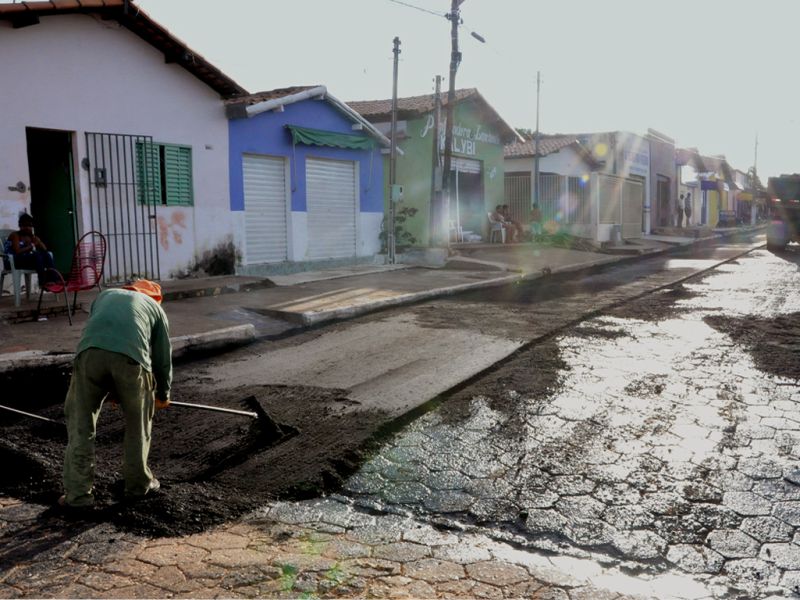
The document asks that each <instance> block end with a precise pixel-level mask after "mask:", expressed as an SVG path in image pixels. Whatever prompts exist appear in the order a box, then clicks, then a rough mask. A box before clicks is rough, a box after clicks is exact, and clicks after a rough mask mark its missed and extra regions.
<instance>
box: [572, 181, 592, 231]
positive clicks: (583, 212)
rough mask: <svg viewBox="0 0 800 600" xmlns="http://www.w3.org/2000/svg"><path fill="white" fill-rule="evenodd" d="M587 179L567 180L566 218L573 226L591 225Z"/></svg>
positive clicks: (590, 202)
mask: <svg viewBox="0 0 800 600" xmlns="http://www.w3.org/2000/svg"><path fill="white" fill-rule="evenodd" d="M590 190H591V186H590V185H589V181H588V179H584V178H583V177H570V178H569V179H568V180H567V218H566V222H567V223H570V224H573V225H591V224H592V222H593V219H592V195H591V194H590V193H589V192H590Z"/></svg>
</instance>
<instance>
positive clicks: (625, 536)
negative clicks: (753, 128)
mask: <svg viewBox="0 0 800 600" xmlns="http://www.w3.org/2000/svg"><path fill="white" fill-rule="evenodd" d="M799 262H800V261H798V260H797V255H796V254H792V253H788V254H785V255H780V256H776V255H773V254H771V253H769V252H767V251H765V250H757V251H754V252H752V253H751V254H749V255H747V256H745V257H742V258H740V259H739V260H737V261H735V262H734V263H729V264H725V265H723V266H721V267H719V268H717V269H715V270H714V271H712V272H711V273H709V274H706V275H705V276H704V277H700V278H697V279H691V280H688V281H685V282H684V283H683V285H682V286H680V288H678V287H675V286H673V287H672V288H671V289H667V290H664V291H662V292H661V293H660V295H659V294H656V295H648V296H644V297H643V298H641V299H640V300H637V301H636V302H635V303H633V304H632V305H630V306H624V307H621V308H618V309H616V310H611V311H609V312H608V313H607V314H602V315H599V316H597V317H595V318H593V319H591V320H588V321H585V322H583V323H581V324H580V325H579V326H577V327H574V328H570V329H567V330H565V331H563V332H562V333H560V334H559V335H558V336H557V337H556V338H554V339H552V340H550V341H549V342H548V344H547V346H546V347H545V348H544V349H542V348H537V347H532V348H528V349H526V350H524V351H522V352H520V353H518V354H517V355H515V356H514V357H513V358H512V359H511V360H510V361H509V362H508V363H506V364H504V365H503V366H502V368H501V371H500V373H499V374H491V375H487V376H486V380H487V381H476V382H474V384H473V385H472V386H470V387H467V388H465V389H463V390H461V391H460V392H458V393H457V394H456V395H455V397H454V398H450V399H448V400H446V401H445V402H443V404H442V405H441V406H440V407H439V408H437V409H436V410H433V411H432V412H430V413H428V414H427V415H425V416H424V417H422V418H420V419H419V420H417V421H416V422H414V423H413V424H412V425H410V426H409V427H408V428H406V429H405V430H404V431H402V432H401V433H398V434H397V435H396V436H395V437H394V438H393V439H392V440H391V441H390V442H389V443H387V444H386V445H385V447H383V448H382V449H381V450H380V451H379V452H378V453H377V454H376V455H375V456H374V457H373V458H372V459H371V460H370V461H369V462H368V463H366V464H365V465H364V467H363V468H362V470H361V472H359V473H358V474H356V475H355V476H353V477H352V478H351V479H350V480H349V481H348V482H347V484H346V486H345V492H346V493H345V496H346V497H347V499H348V500H349V501H352V502H354V503H355V504H356V505H359V506H367V507H371V508H374V509H378V510H382V511H389V512H397V513H399V514H413V515H415V516H417V517H418V518H423V519H425V520H428V521H430V522H434V523H440V524H447V525H449V526H452V527H465V528H468V529H470V530H474V531H480V532H481V533H483V534H486V535H489V536H490V537H492V538H493V539H501V540H506V541H511V542H514V543H516V544H520V545H522V546H524V547H528V548H537V549H540V550H544V551H547V552H553V553H556V554H559V555H568V556H573V557H576V558H579V559H584V560H588V561H590V563H597V564H599V565H604V566H609V565H613V566H615V567H621V568H624V569H625V571H626V572H629V573H644V574H649V575H656V574H666V573H674V572H680V573H685V574H688V575H691V578H692V579H694V580H695V581H697V582H699V583H701V584H702V586H704V588H705V591H706V593H708V594H713V595H714V596H717V597H725V596H731V597H742V598H745V597H765V596H767V595H769V594H773V593H776V594H783V593H790V592H797V591H800V545H798V544H797V543H795V542H796V541H798V539H800V536H797V535H796V533H797V526H798V525H800V485H798V484H795V483H792V482H791V481H788V480H787V479H785V478H784V477H785V476H789V477H790V478H792V475H791V473H792V471H793V470H794V469H795V468H796V467H797V466H798V461H797V458H798V456H800V410H798V409H800V405H799V403H800V391H798V388H797V387H796V385H795V384H796V382H797V377H798V376H800V372H795V377H794V378H787V377H778V376H775V375H773V374H770V373H768V372H764V371H762V370H759V369H758V368H757V367H756V365H755V364H754V359H753V356H752V354H751V352H750V351H749V350H748V348H747V347H746V346H743V345H742V344H740V343H739V341H740V340H738V339H735V338H731V337H730V335H728V334H727V333H725V332H723V331H718V330H717V329H715V328H714V327H712V326H710V325H709V324H708V323H707V322H706V320H707V318H708V317H710V316H719V315H725V316H726V317H729V318H744V319H745V323H746V322H747V320H754V319H772V318H775V317H777V316H780V315H786V314H792V313H796V312H798V311H800V295H798V293H797V292H798V290H800V285H798V284H800V272H798V263H799ZM531 308H532V310H534V311H535V310H536V306H535V305H534V306H532V307H531ZM551 324H552V323H551ZM797 326H798V327H800V323H798V324H797ZM796 333H797V332H794V333H792V334H790V336H788V338H787V339H791V337H792V336H793V335H796ZM544 358H549V359H550V361H549V362H547V361H543V360H542V359H544ZM554 358H558V360H559V364H558V365H557V367H556V371H557V372H556V373H552V372H550V373H545V372H543V371H544V370H546V369H550V370H551V371H552V370H553V360H552V359H554ZM539 364H543V366H544V369H540V368H538V367H537V365H539ZM503 371H505V372H503ZM525 374H527V376H525ZM539 379H545V380H549V381H551V382H553V383H552V387H551V388H550V389H547V390H542V389H541V386H539V385H537V384H536V380H539ZM798 483H800V482H798Z"/></svg>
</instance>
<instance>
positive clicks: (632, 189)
mask: <svg viewBox="0 0 800 600" xmlns="http://www.w3.org/2000/svg"><path fill="white" fill-rule="evenodd" d="M643 195H644V185H642V184H641V183H640V182H638V181H633V180H630V179H626V180H625V182H624V183H623V184H622V239H625V240H629V239H633V238H640V237H642V205H643V199H642V198H643Z"/></svg>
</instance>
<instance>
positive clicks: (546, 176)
mask: <svg viewBox="0 0 800 600" xmlns="http://www.w3.org/2000/svg"><path fill="white" fill-rule="evenodd" d="M562 180H563V178H562V177H561V175H557V174H555V173H539V209H540V210H541V211H542V220H543V221H544V222H545V223H546V222H548V221H560V220H561V214H560V213H561V194H562V193H563V186H562Z"/></svg>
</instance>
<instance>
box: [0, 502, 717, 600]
mask: <svg viewBox="0 0 800 600" xmlns="http://www.w3.org/2000/svg"><path fill="white" fill-rule="evenodd" d="M42 511H43V509H42V508H41V507H35V506H31V505H24V504H21V503H19V502H16V501H14V500H9V499H4V500H2V501H0V524H2V529H0V533H2V536H3V538H4V539H8V537H9V536H10V535H12V534H14V535H16V536H18V541H17V542H16V543H15V544H13V545H11V546H7V547H6V548H5V549H4V550H2V554H0V557H2V559H3V560H4V562H5V561H6V560H9V559H11V558H12V557H11V556H10V555H11V554H14V555H15V556H16V557H17V559H18V565H17V566H16V567H13V568H10V569H4V571H3V572H2V575H0V597H3V598H17V597H55V598H171V597H181V598H216V597H222V598H254V597H283V598H314V597H367V598H434V597H440V598H463V597H471V598H519V597H525V598H534V599H539V600H562V599H563V600H567V599H571V600H584V599H585V600H589V599H592V600H614V599H622V598H634V597H651V596H657V595H659V590H663V589H670V590H673V591H674V592H675V593H676V594H677V595H672V597H676V598H677V597H686V598H698V597H702V596H703V594H702V588H701V586H698V585H697V584H695V583H693V582H691V581H688V580H686V579H685V578H679V577H672V576H667V577H655V578H642V577H638V578H634V577H631V576H628V575H625V574H623V573H621V572H620V571H619V570H616V569H603V568H601V567H599V566H598V565H596V564H594V563H593V562H591V561H584V560H579V559H574V558H569V557H557V556H553V557H550V558H548V557H545V556H543V555H540V554H536V553H530V552H525V551H521V550H518V549H515V548H514V547H512V546H511V545H509V544H505V543H502V542H497V541H493V540H491V539H489V538H488V537H486V536H482V535H478V534H471V533H466V532H463V531H457V530H456V531H441V530H437V529H435V528H433V527H431V526H430V525H427V524H423V523H420V522H418V521H416V520H415V519H413V518H411V517H403V516H393V515H373V514H368V513H366V512H363V511H358V510H354V509H353V508H352V507H350V506H347V505H345V504H343V503H341V502H337V501H336V500H332V499H328V500H316V501H307V502H301V503H276V504H274V505H271V506H267V507H264V508H263V509H261V510H259V511H258V512H257V513H255V514H253V515H251V516H249V517H248V518H246V519H243V520H242V521H241V522H240V523H237V524H233V525H229V526H226V527H221V528H219V529H217V530H214V531H211V532H206V533H203V534H198V535H195V536H188V537H183V538H180V539H170V538H167V539H157V540H148V539H142V538H138V537H136V536H133V535H130V534H125V535H122V534H120V533H119V532H116V531H114V530H113V529H112V528H110V527H108V526H107V525H98V526H95V527H87V526H85V525H83V526H80V525H77V524H72V525H70V524H65V523H57V524H53V523H51V524H50V525H49V526H48V527H47V528H46V529H45V530H42V529H41V527H40V523H41V517H42ZM23 535H25V536H27V539H25V540H24V541H23V539H22V536H23ZM30 551H35V552H36V554H37V557H36V560H34V561H26V560H24V558H25V556H26V554H27V553H28V552H30Z"/></svg>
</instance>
